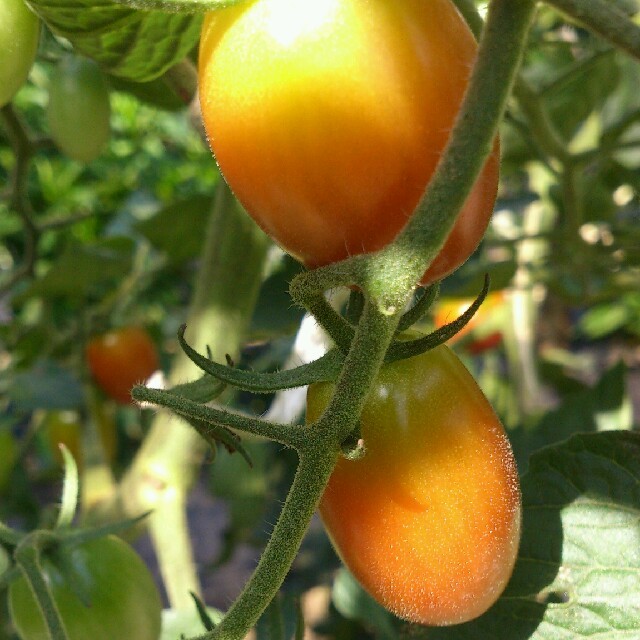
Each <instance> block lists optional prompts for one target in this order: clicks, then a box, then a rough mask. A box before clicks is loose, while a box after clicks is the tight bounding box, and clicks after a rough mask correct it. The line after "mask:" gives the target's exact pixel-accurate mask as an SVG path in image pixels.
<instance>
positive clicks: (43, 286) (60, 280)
mask: <svg viewBox="0 0 640 640" xmlns="http://www.w3.org/2000/svg"><path fill="white" fill-rule="evenodd" d="M133 251H134V242H133V240H131V239H130V238H124V237H114V238H108V239H106V240H103V241H101V242H96V243H95V244H83V243H81V242H74V243H71V244H69V245H68V246H67V248H66V249H65V250H64V251H63V252H62V254H61V255H60V256H59V257H58V258H57V260H56V261H55V262H54V263H53V265H52V266H51V268H50V269H49V271H47V273H46V274H45V275H44V276H42V277H41V278H39V279H38V280H36V281H35V282H34V283H33V284H32V285H31V286H30V287H29V288H28V289H27V290H26V291H25V292H24V293H23V294H22V295H21V296H20V298H21V299H22V298H28V297H30V296H37V295H41V296H44V297H48V298H55V297H63V296H69V297H75V298H84V297H87V296H88V295H89V294H90V293H92V292H93V293H95V292H96V288H97V287H99V286H100V285H103V284H106V283H108V282H110V281H113V280H119V279H122V278H124V277H125V276H126V275H127V274H128V273H129V272H130V271H131V265H132V257H133Z"/></svg>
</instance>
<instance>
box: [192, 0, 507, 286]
mask: <svg viewBox="0 0 640 640" xmlns="http://www.w3.org/2000/svg"><path fill="white" fill-rule="evenodd" d="M475 56H476V43H475V41H474V39H473V36H472V34H471V32H470V31H469V29H468V27H467V25H466V23H465V22H464V20H463V18H462V17H461V16H460V14H459V13H458V12H457V10H456V8H455V6H454V5H453V4H452V2H451V0H402V1H398V0H315V1H314V2H309V1H308V0H253V1H251V0H250V1H248V2H241V3H238V4H237V5H233V6H230V7H228V8H224V9H221V10H216V11H215V12H212V13H209V14H207V16H206V17H205V21H204V26H203V31H202V38H201V43H200V62H199V65H200V68H199V76H200V89H199V90H200V100H201V106H202V114H203V119H204V125H205V128H206V131H207V135H208V137H209V142H210V145H211V148H212V150H213V152H214V154H215V157H216V160H217V162H218V164H219V166H220V169H221V171H222V173H223V175H224V176H225V178H226V180H227V182H228V183H229V185H230V186H231V188H232V190H233V191H234V192H235V194H236V196H237V197H238V198H239V200H240V201H241V202H242V204H243V205H244V206H245V208H246V209H247V211H248V212H249V213H250V214H251V215H252V216H253V218H254V219H255V220H256V221H257V222H258V224H260V225H261V227H262V228H263V229H264V230H265V231H266V232H267V233H268V234H269V235H271V236H272V237H273V238H274V239H275V240H276V242H278V243H279V244H280V245H281V246H282V247H283V248H284V249H285V250H286V251H288V252H289V253H290V254H291V255H293V256H294V257H296V258H297V259H298V260H300V261H301V262H303V263H304V264H305V265H307V266H309V267H317V266H321V265H325V264H328V263H332V262H336V261H338V260H342V259H344V258H347V257H348V256H349V255H353V254H359V253H367V252H372V251H376V250H378V249H381V248H382V247H384V246H385V245H386V244H388V243H389V242H390V241H391V240H392V239H393V238H394V237H395V236H396V235H397V234H398V232H399V231H400V230H401V229H402V228H403V227H404V225H405V224H406V222H407V220H408V218H409V216H410V215H411V213H412V212H413V210H414V209H415V207H416V205H417V204H418V201H419V199H420V197H421V195H422V193H423V192H424V190H425V187H426V185H427V183H428V182H429V180H430V178H431V176H432V174H433V171H434V169H435V166H436V163H437V162H438V159H439V157H440V155H441V153H442V150H443V148H444V146H445V144H446V142H447V140H448V137H449V133H450V130H451V127H452V124H453V121H454V119H455V117H456V114H457V112H458V109H459V105H460V103H461V100H462V97H463V94H464V91H465V89H466V86H467V81H468V77H469V74H470V71H471V68H472V65H473V63H474V60H475ZM498 156H499V151H498V143H497V141H496V144H495V145H494V150H493V153H492V154H491V155H490V157H489V159H488V160H487V162H486V164H485V167H484V169H483V171H482V173H481V175H480V177H479V178H478V180H477V182H476V184H475V186H474V188H473V190H472V192H471V194H470V195H469V197H468V199H467V201H466V203H465V206H464V208H463V210H462V212H461V214H460V215H459V217H458V219H457V221H456V223H455V226H454V228H453V230H452V232H451V233H450V235H449V237H448V238H447V241H446V243H445V245H444V247H443V248H442V250H441V252H440V254H439V255H438V256H437V257H436V260H435V262H434V263H433V264H432V265H431V267H430V268H429V270H428V271H427V273H426V274H425V276H424V278H423V282H424V283H426V282H432V281H435V280H439V279H441V278H442V277H444V276H445V275H447V274H448V273H450V272H451V271H453V270H454V269H455V268H457V267H458V266H460V264H462V263H463V262H464V261H465V260H466V259H467V258H468V257H469V255H470V254H471V253H472V252H473V250H474V249H475V248H476V246H477V244H478V242H479V241H480V239H481V238H482V235H483V234H484V231H485V229H486V226H487V223H488V220H489V218H490V216H491V213H492V209H493V204H494V201H495V197H496V189H497V181H498V164H499V159H498Z"/></svg>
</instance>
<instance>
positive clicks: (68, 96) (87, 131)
mask: <svg viewBox="0 0 640 640" xmlns="http://www.w3.org/2000/svg"><path fill="white" fill-rule="evenodd" d="M110 114H111V108H110V105H109V90H108V88H107V83H106V81H105V78H104V75H103V73H102V72H101V71H100V69H99V68H98V66H97V65H96V64H95V62H92V61H91V60H89V59H87V58H79V57H75V56H68V57H66V58H65V59H64V60H63V61H62V62H61V63H60V64H58V66H57V67H56V68H55V69H54V71H53V73H52V75H51V80H50V83H49V102H48V104H47V119H48V122H49V128H50V130H51V135H52V137H53V139H54V141H55V143H56V145H58V147H59V148H60V150H61V151H62V152H63V153H64V154H65V155H67V156H69V158H72V159H74V160H79V161H80V162H91V161H92V160H95V159H96V158H97V157H98V156H99V155H100V154H101V153H102V150H103V149H104V147H105V145H106V144H107V141H108V140H109V134H110V128H109V120H110Z"/></svg>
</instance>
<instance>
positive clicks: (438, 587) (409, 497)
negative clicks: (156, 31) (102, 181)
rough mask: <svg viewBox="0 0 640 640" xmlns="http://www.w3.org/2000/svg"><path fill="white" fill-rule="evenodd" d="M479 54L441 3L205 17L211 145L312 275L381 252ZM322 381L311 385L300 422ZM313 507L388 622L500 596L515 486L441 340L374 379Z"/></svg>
mask: <svg viewBox="0 0 640 640" xmlns="http://www.w3.org/2000/svg"><path fill="white" fill-rule="evenodd" d="M476 52H477V46H476V42H475V40H474V38H473V36H472V34H471V32H470V30H469V28H468V27H467V25H466V23H465V21H464V19H463V18H462V16H461V15H460V14H459V13H458V11H457V9H456V8H455V6H454V4H453V3H452V2H451V0H402V2H399V1H392V0H317V1H316V2H311V3H310V2H308V1H307V0H255V1H253V2H243V3H237V4H234V5H231V6H229V7H225V8H223V9H220V10H216V11H215V12H212V13H210V14H207V16H206V17H205V21H204V25H203V31H202V38H201V44H200V58H199V64H200V70H199V75H200V100H201V106H202V114H203V120H204V126H205V129H206V132H207V135H208V138H209V143H210V146H211V149H212V151H213V153H214V155H215V157H216V160H217V162H218V164H219V167H220V170H221V172H222V174H223V175H224V177H225V179H226V180H227V182H228V183H229V185H230V187H231V188H232V190H233V191H234V192H235V194H236V196H237V197H238V199H239V200H240V201H241V202H242V204H243V205H244V206H245V208H246V209H247V211H248V212H249V214H250V215H251V216H252V217H253V218H254V219H255V220H256V222H257V223H258V224H259V225H260V226H261V227H262V228H263V229H264V230H265V231H266V232H267V233H268V234H269V235H270V236H271V237H272V238H273V239H274V240H275V241H276V242H278V243H279V244H280V245H281V246H282V247H283V248H284V249H285V250H286V251H287V252H288V253H290V254H291V255H293V256H294V257H295V258H297V259H298V260H299V261H301V262H302V263H303V264H305V265H306V266H308V267H318V266H322V265H326V264H331V263H334V262H337V261H340V260H343V259H345V258H348V257H349V256H351V255H356V254H362V253H370V252H374V251H377V250H380V249H382V248H383V247H385V246H386V245H388V244H389V243H390V242H392V241H393V239H394V238H395V237H396V236H397V235H398V233H399V232H400V231H401V230H402V229H403V228H404V226H405V225H406V223H407V221H408V219H409V217H410V216H411V214H412V213H413V211H414V210H415V208H416V206H417V205H418V203H419V201H420V199H421V197H422V195H423V193H424V192H425V189H426V188H427V186H428V184H429V181H430V180H431V178H432V175H433V173H434V171H435V168H436V166H437V163H438V161H439V159H440V157H441V155H442V153H443V150H444V148H445V146H446V144H447V142H448V140H449V136H450V132H451V129H452V127H453V124H454V121H455V118H456V116H457V113H458V111H459V108H460V105H461V102H462V99H463V96H464V92H465V90H466V87H467V84H468V80H469V75H470V72H471V69H472V67H473V64H474V61H475V57H476ZM498 164H499V143H498V140H497V139H496V141H495V143H494V146H493V150H492V152H491V153H490V154H489V157H488V158H487V160H486V162H485V165H484V167H483V168H482V170H481V172H480V175H479V177H478V178H477V181H476V183H475V184H474V185H473V187H472V189H471V192H470V194H469V196H468V198H467V200H466V202H465V203H464V205H463V207H462V209H461V211H460V213H459V214H458V217H457V218H456V220H455V222H454V225H453V228H452V231H451V232H450V234H449V236H448V237H447V239H446V240H445V243H444V245H443V247H442V249H441V251H440V253H439V254H438V255H437V256H436V258H435V261H434V262H433V263H432V264H431V265H430V267H429V268H428V270H427V271H426V273H425V274H424V276H423V277H422V280H421V282H422V283H423V284H426V283H430V282H434V281H436V280H440V279H442V278H443V277H444V276H446V275H448V274H449V273H451V272H452V271H453V270H455V269H456V268H458V267H459V266H460V265H461V264H462V263H463V262H464V261H465V260H467V259H468V257H469V256H470V254H471V253H472V252H473V251H474V249H475V248H476V246H477V245H478V243H479V241H480V239H481V238H482V236H483V234H484V232H485V229H486V226H487V224H488V221H489V218H490V216H491V213H492V210H493V205H494V202H495V197H496V191H497V182H498ZM333 389H334V387H333V385H332V384H329V383H321V384H314V385H312V386H311V387H310V388H309V393H308V406H307V419H308V421H309V422H314V421H315V420H316V419H317V418H319V416H320V415H321V414H322V412H323V410H324V409H325V407H326V406H327V404H328V402H329V401H330V398H331V396H332V393H333ZM361 434H362V438H363V441H364V447H365V455H364V457H362V458H361V459H359V460H347V459H341V460H340V461H339V462H338V464H337V467H336V468H335V470H334V472H333V474H332V476H331V478H330V480H329V484H328V486H327V489H326V491H325V493H324V496H323V497H322V500H321V504H320V513H321V516H322V519H323V521H324V523H325V525H326V528H327V530H328V532H329V534H330V536H331V538H332V541H333V543H334V545H335V547H336V549H337V550H338V553H339V554H340V556H341V558H342V559H343V561H344V562H345V564H346V565H347V566H348V567H349V568H350V569H351V571H352V572H353V573H354V575H355V576H356V577H357V578H358V580H359V581H360V582H361V583H362V585H363V586H364V587H365V589H367V591H369V593H371V595H373V597H374V598H375V599H376V600H378V601H379V602H380V603H382V604H383V605H384V606H385V607H387V608H388V609H389V610H391V611H392V612H394V613H396V614H397V615H398V616H400V617H402V618H405V619H407V620H409V621H412V622H417V623H422V624H433V625H447V624H456V623H461V622H464V621H467V620H470V619H472V618H474V617H476V616H478V615H480V614H482V613H483V612H484V611H486V609H487V608H488V607H489V606H491V605H492V604H493V602H495V600H496V599H497V598H498V596H499V595H500V593H501V592H502V591H503V589H504V587H505V585H506V582H507V580H508V579H509V577H510V575H511V571H512V569H513V566H514V562H515V558H516V553H517V548H518V541H519V533H520V509H521V507H520V491H519V485H518V475H517V470H516V466H515V462H514V457H513V454H512V451H511V448H510V446H509V443H508V440H507V438H506V435H505V432H504V429H503V428H502V426H501V424H500V422H499V420H498V418H497V417H496V415H495V413H494V412H493V410H492V409H491V407H490V405H489V403H488V401H487V400H486V398H485V397H484V395H483V394H482V392H481V391H480V389H479V388H478V386H477V384H476V383H475V381H474V380H473V378H472V376H471V375H470V374H469V373H468V372H467V370H466V369H465V368H464V366H463V365H462V364H461V362H460V361H459V360H458V359H457V357H456V356H455V355H454V354H453V353H452V352H451V351H450V350H449V349H448V348H447V347H446V346H439V347H436V348H434V349H432V350H431V351H428V352H427V353H424V354H422V355H420V356H415V357H412V358H409V359H406V360H402V361H399V362H395V363H393V364H390V365H387V366H385V367H383V368H382V370H381V371H380V373H379V377H378V379H377V381H376V383H375V387H374V389H373V391H372V392H371V394H370V396H369V397H368V399H367V403H366V406H365V409H364V412H363V414H362V417H361Z"/></svg>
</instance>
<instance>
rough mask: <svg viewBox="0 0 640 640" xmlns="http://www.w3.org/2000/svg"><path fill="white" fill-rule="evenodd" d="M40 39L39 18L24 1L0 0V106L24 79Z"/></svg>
mask: <svg viewBox="0 0 640 640" xmlns="http://www.w3.org/2000/svg"><path fill="white" fill-rule="evenodd" d="M39 38H40V21H39V20H38V17H37V16H36V14H35V13H33V11H31V9H29V7H27V5H26V4H25V3H24V2H23V0H0V51H2V58H1V62H0V107H3V106H4V105H5V104H7V103H8V102H9V101H10V100H11V99H12V98H13V96H14V95H15V94H16V93H17V91H18V89H20V87H21V86H22V85H23V84H24V83H25V81H26V80H27V76H28V75H29V71H30V69H31V67H32V65H33V62H34V60H35V59H36V52H37V50H38V40H39Z"/></svg>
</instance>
